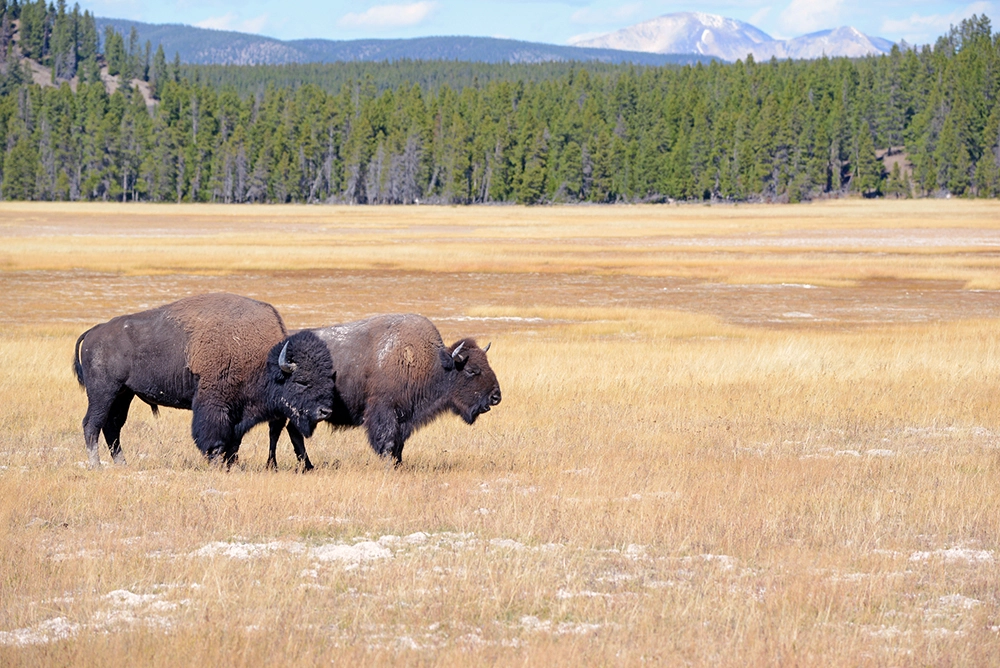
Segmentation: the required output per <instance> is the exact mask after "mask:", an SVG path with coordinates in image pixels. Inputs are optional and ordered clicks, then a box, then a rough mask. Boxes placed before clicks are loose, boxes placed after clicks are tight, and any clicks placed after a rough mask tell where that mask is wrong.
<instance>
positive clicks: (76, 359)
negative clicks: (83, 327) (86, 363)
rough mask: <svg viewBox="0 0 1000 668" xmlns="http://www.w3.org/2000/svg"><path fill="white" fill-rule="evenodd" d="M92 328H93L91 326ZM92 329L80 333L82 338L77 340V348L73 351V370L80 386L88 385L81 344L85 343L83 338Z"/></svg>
mask: <svg viewBox="0 0 1000 668" xmlns="http://www.w3.org/2000/svg"><path fill="white" fill-rule="evenodd" d="M90 329H93V327H91V328H90ZM90 329H88V330H87V331H86V332H84V333H83V334H81V335H80V338H78V339H77V340H76V348H75V349H74V351H73V371H74V372H76V382H78V383H80V387H86V386H87V385H86V383H84V382H83V362H82V361H81V360H80V346H82V345H83V340H84V339H85V338H86V337H87V334H90Z"/></svg>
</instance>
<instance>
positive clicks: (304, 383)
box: [292, 380, 309, 387]
mask: <svg viewBox="0 0 1000 668" xmlns="http://www.w3.org/2000/svg"><path fill="white" fill-rule="evenodd" d="M292 382H293V383H295V384H296V385H298V386H299V387H309V383H306V382H303V381H301V380H295V381H292Z"/></svg>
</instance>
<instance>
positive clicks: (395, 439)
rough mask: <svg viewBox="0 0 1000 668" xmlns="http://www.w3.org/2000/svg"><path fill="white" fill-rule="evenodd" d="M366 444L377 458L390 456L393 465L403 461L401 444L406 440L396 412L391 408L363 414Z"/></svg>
mask: <svg viewBox="0 0 1000 668" xmlns="http://www.w3.org/2000/svg"><path fill="white" fill-rule="evenodd" d="M365 424H366V425H367V427H368V443H369V444H370V445H371V446H372V450H374V451H375V452H376V453H378V456H379V457H388V456H390V455H391V456H392V458H393V459H394V460H395V465H396V466H399V465H400V464H401V463H402V461H403V442H404V441H405V440H406V438H405V434H404V433H403V430H402V427H401V425H400V424H399V419H398V418H397V417H396V411H395V410H393V409H392V408H391V407H388V408H383V407H374V408H369V410H367V411H366V414H365Z"/></svg>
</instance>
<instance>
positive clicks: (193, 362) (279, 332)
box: [167, 293, 286, 382]
mask: <svg viewBox="0 0 1000 668" xmlns="http://www.w3.org/2000/svg"><path fill="white" fill-rule="evenodd" d="M167 310H168V314H169V315H168V317H170V318H172V319H174V320H176V321H177V322H179V323H180V324H181V326H182V327H183V328H184V330H185V331H186V332H187V334H188V345H187V350H186V356H187V361H188V366H189V367H190V369H191V371H192V372H194V373H195V374H198V375H199V376H200V377H201V378H202V380H203V381H209V382H211V380H210V379H212V378H221V377H234V378H237V379H239V380H247V379H249V377H250V376H252V375H253V374H254V373H259V372H260V371H262V370H263V369H264V367H265V366H266V363H267V354H268V352H269V351H270V350H271V348H273V347H274V346H275V344H277V343H279V342H280V341H281V340H283V339H284V338H285V336H286V330H285V325H284V323H283V322H282V320H281V316H279V315H278V312H277V311H276V310H275V309H274V307H273V306H271V305H270V304H266V303H264V302H259V301H257V300H254V299H249V298H248V297H241V296H238V295H231V294H225V293H212V294H206V295H197V296H194V297H188V298H186V299H182V300H180V301H177V302H174V303H173V304H169V305H168V307H167Z"/></svg>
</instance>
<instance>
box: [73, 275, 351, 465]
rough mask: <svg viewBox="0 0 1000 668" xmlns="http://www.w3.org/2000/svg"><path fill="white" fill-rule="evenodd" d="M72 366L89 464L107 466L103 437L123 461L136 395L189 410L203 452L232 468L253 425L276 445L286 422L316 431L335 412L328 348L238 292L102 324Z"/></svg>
mask: <svg viewBox="0 0 1000 668" xmlns="http://www.w3.org/2000/svg"><path fill="white" fill-rule="evenodd" d="M73 367H74V370H75V372H76V378H77V380H78V381H79V383H80V385H81V386H83V387H84V388H86V390H87V401H88V405H87V413H86V415H85V416H84V418H83V435H84V439H85V440H86V443H87V455H88V457H89V460H90V466H91V467H92V468H98V467H100V465H101V462H100V456H99V455H98V452H97V440H98V438H99V436H100V433H101V432H102V431H103V432H104V440H105V441H106V442H107V444H108V449H109V450H110V451H111V457H112V459H113V460H114V462H115V463H116V464H124V463H125V458H124V456H123V455H122V452H121V443H120V441H119V437H120V434H121V429H122V425H124V424H125V420H126V419H127V418H128V410H129V405H130V404H131V403H132V399H133V397H139V398H140V399H141V400H142V401H144V402H146V403H147V404H149V405H150V406H151V407H152V408H153V412H154V413H156V412H157V408H158V407H159V406H169V407H171V408H185V409H191V410H192V411H193V412H194V416H193V420H192V424H191V434H192V436H193V437H194V441H195V443H196V444H197V446H198V449H199V450H201V452H202V453H203V454H204V455H205V456H206V457H207V458H208V459H210V460H214V459H216V458H217V457H219V456H221V457H222V460H223V462H224V463H225V464H226V465H227V466H230V465H232V463H233V462H234V461H235V460H236V457H237V452H238V450H239V447H240V442H241V441H242V439H243V435H244V434H245V433H246V432H247V431H249V430H250V428H251V427H253V426H254V425H256V424H258V423H260V422H263V421H268V422H269V423H270V427H271V438H272V439H273V440H277V436H278V434H280V432H281V430H282V428H284V426H285V422H286V420H287V421H288V422H289V426H290V427H291V426H294V429H295V430H296V431H297V432H298V433H301V434H306V435H309V434H311V433H312V431H313V429H314V428H315V426H316V424H317V423H318V422H319V421H321V420H324V419H326V418H328V417H329V416H330V414H331V411H332V397H333V396H334V381H335V374H334V370H333V366H332V361H331V359H330V353H329V351H328V350H327V347H326V345H325V344H324V342H323V341H321V340H320V339H319V338H318V337H317V336H316V335H315V334H314V333H312V332H308V331H306V332H299V333H297V334H295V335H293V336H288V334H287V331H286V329H285V325H284V323H283V322H282V320H281V316H279V315H278V312H277V311H276V310H275V309H274V307H273V306H271V305H270V304H266V303H264V302H259V301H255V300H253V299H248V298H246V297H240V296H237V295H231V294H222V293H220V294H205V295H198V296H195V297H188V298H186V299H181V300H179V301H176V302H173V303H171V304H166V305H165V306H160V307H159V308H154V309H151V310H148V311H142V312H141V313H134V314H131V315H123V316H118V317H117V318H112V319H111V320H109V321H108V322H106V323H103V324H100V325H96V326H95V327H92V328H91V329H89V330H87V331H86V332H84V333H83V334H81V335H80V338H79V339H77V341H76V351H75V358H74V363H73ZM299 442H301V439H299ZM293 445H295V446H296V455H298V456H299V460H300V461H302V460H305V461H304V462H303V464H305V463H308V459H306V458H305V451H304V449H303V450H302V451H301V452H300V451H299V449H298V443H293Z"/></svg>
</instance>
